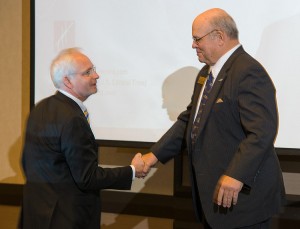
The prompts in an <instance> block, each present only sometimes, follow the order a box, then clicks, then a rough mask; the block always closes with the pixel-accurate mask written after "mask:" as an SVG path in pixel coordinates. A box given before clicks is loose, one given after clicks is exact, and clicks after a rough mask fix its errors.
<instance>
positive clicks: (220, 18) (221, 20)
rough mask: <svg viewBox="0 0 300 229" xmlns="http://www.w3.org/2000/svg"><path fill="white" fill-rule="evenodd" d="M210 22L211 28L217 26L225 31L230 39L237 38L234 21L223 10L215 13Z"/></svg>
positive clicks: (237, 32)
mask: <svg viewBox="0 0 300 229" xmlns="http://www.w3.org/2000/svg"><path fill="white" fill-rule="evenodd" d="M210 24H211V26H212V27H213V28H217V29H220V30H222V31H223V32H225V33H226V34H227V36H228V37H230V38H231V39H238V38H239V31H238V29H237V26H236V23H235V21H234V20H233V18H232V17H231V16H230V15H229V14H227V13H226V12H225V11H223V12H222V13H218V14H217V15H215V16H214V17H213V18H212V19H211V21H210Z"/></svg>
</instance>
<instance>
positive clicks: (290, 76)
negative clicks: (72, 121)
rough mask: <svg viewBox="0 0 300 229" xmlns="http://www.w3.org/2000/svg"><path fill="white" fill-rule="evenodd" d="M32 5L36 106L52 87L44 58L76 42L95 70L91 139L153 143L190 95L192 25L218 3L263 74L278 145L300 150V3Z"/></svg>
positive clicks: (91, 0) (194, 64) (194, 65)
mask: <svg viewBox="0 0 300 229" xmlns="http://www.w3.org/2000/svg"><path fill="white" fill-rule="evenodd" d="M33 2H34V47H33V48H34V60H32V61H34V74H33V75H34V76H33V77H34V85H33V86H34V89H33V90H34V98H33V100H34V102H33V103H34V104H35V103H37V102H38V101H40V100H41V99H43V98H45V97H47V96H50V95H52V94H53V93H55V91H56V89H55V88H54V86H53V84H52V82H51V79H50V74H49V66H50V63H51V60H52V59H53V58H54V57H55V56H56V55H57V53H58V52H59V51H60V50H61V49H64V48H68V47H80V48H82V49H83V51H84V52H85V53H86V54H87V55H88V56H89V57H90V58H91V60H92V62H93V64H94V65H95V66H96V68H97V72H98V73H99V75H100V79H99V80H98V93H97V94H95V95H92V96H91V97H90V98H89V99H88V100H87V101H86V102H85V104H86V106H87V108H88V110H89V113H90V119H91V126H92V129H93V132H94V134H95V137H96V139H98V140H112V141H125V142H126V141H129V142H148V143H152V142H156V141H157V140H158V139H159V138H160V137H161V136H162V135H163V134H164V133H165V132H166V130H167V129H168V128H169V127H170V126H171V125H172V124H173V123H174V121H176V117H177V115H178V114H179V113H180V112H181V111H183V110H184V109H185V108H186V106H187V105H188V103H189V101H190V96H191V94H192V88H193V83H194V80H195V77H196V75H197V73H198V71H199V70H200V69H201V67H202V66H203V64H201V63H199V62H198V59H197V56H196V52H195V50H193V49H192V39H191V38H192V35H191V25H192V21H193V19H194V18H195V17H196V16H197V15H198V14H199V13H201V12H203V11H204V10H206V9H209V8H212V7H218V8H223V9H225V10H226V11H227V12H228V13H229V14H231V15H232V16H233V18H234V19H235V21H236V23H237V26H238V29H239V32H240V42H241V44H242V45H243V47H244V48H245V50H246V51H247V52H248V53H250V54H251V55H252V56H253V57H255V58H256V59H258V60H259V61H260V62H261V63H262V64H263V65H264V67H265V68H266V69H267V71H268V72H269V74H270V76H271V78H272V80H273V82H274V84H275V86H276V89H277V99H278V113H279V117H280V122H279V124H280V125H279V132H278V136H277V139H276V144H275V145H276V147H280V148H296V149H300V137H299V129H300V119H299V117H300V107H299V99H300V90H299V89H298V85H299V84H300V77H299V73H298V71H297V70H296V69H295V68H296V67H297V65H298V64H299V63H300V45H299V42H298V41H299V40H300V30H299V28H300V3H299V1H298V0H286V1H284V2H283V1H279V0H264V1H261V0H244V1H237V0H223V1H217V0H206V1H204V0H202V1H201V0H189V1H180V0H151V1H150V0H123V1H120V0H109V1H104V0H86V1H81V0H59V1H54V0H43V1H33Z"/></svg>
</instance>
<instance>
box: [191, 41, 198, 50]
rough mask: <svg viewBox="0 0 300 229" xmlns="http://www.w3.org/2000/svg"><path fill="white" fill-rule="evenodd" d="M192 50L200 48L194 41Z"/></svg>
mask: <svg viewBox="0 0 300 229" xmlns="http://www.w3.org/2000/svg"><path fill="white" fill-rule="evenodd" d="M192 48H193V49H195V48H198V45H197V43H196V42H195V41H193V43H192Z"/></svg>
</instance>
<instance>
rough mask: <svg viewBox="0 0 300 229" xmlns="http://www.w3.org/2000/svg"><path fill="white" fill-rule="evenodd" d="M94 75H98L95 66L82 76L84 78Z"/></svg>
mask: <svg viewBox="0 0 300 229" xmlns="http://www.w3.org/2000/svg"><path fill="white" fill-rule="evenodd" d="M93 73H96V67H95V66H93V67H92V68H90V69H88V70H87V71H85V72H83V73H81V75H83V76H90V75H92V74H93Z"/></svg>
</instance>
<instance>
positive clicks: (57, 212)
mask: <svg viewBox="0 0 300 229" xmlns="http://www.w3.org/2000/svg"><path fill="white" fill-rule="evenodd" d="M22 163H23V168H24V172H25V175H26V184H25V186H24V195H23V209H22V211H23V214H22V227H23V228H25V229H27V228H30V229H35V228H36V229H39V228H55V229H57V228H64V229H66V228H70V229H71V228H84V229H87V228H90V229H92V228H93V229H96V228H97V229H99V227H100V209H101V206H100V196H99V190H100V189H106V188H109V189H130V188H131V183H132V169H131V167H130V166H126V167H120V168H113V169H112V168H101V167H98V146H97V144H96V142H95V138H94V135H93V133H92V130H91V128H90V126H89V124H88V122H87V120H86V118H85V116H84V114H83V112H82V110H81V109H80V107H79V106H78V105H77V103H76V102H74V101H73V100H72V99H70V98H68V97H67V96H65V95H63V94H61V93H60V92H57V93H56V94H55V95H53V96H51V97H49V98H46V99H44V100H43V101H41V102H40V103H39V104H37V106H36V107H35V108H34V109H33V110H32V112H31V113H30V116H29V118H28V123H27V130H26V139H25V145H24V150H23V156H22Z"/></svg>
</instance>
